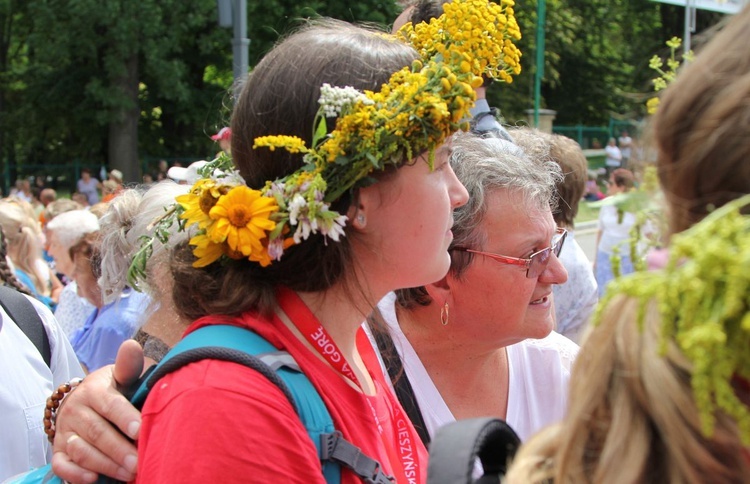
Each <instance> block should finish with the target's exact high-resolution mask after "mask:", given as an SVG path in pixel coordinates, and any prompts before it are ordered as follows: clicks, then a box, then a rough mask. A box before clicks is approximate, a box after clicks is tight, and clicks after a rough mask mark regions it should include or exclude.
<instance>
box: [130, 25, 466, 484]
mask: <svg viewBox="0 0 750 484" xmlns="http://www.w3.org/2000/svg"><path fill="white" fill-rule="evenodd" d="M311 52H312V53H314V55H309V53H311ZM306 54H308V55H306ZM413 59H414V54H413V51H412V50H411V49H409V48H408V47H407V46H406V45H403V44H399V43H395V42H393V41H391V40H389V39H384V38H382V37H380V36H378V35H376V34H374V33H372V32H368V31H366V30H362V29H357V28H354V27H351V26H348V25H345V24H338V23H336V24H334V23H331V24H328V25H320V26H312V27H309V28H307V29H304V30H303V31H301V32H299V33H297V34H294V35H292V36H290V37H289V38H287V39H286V40H285V41H284V42H282V43H281V44H279V45H278V46H277V47H276V48H275V49H274V50H273V51H271V52H270V53H269V54H268V55H267V56H266V57H265V58H264V60H263V61H261V63H260V64H259V65H258V66H257V67H256V69H255V70H254V72H253V74H252V76H251V77H250V79H249V80H248V82H247V84H246V85H245V87H244V89H243V92H242V95H241V96H240V99H239V101H238V103H237V107H236V109H235V111H234V115H233V119H232V132H233V133H235V136H234V140H233V147H232V154H233V157H234V163H235V164H236V166H237V168H238V170H239V173H238V174H239V175H240V176H241V177H242V179H243V180H244V183H242V180H239V179H238V178H237V177H236V174H233V173H232V174H229V177H216V175H215V172H214V178H208V179H204V180H203V184H202V185H198V184H196V186H195V188H194V190H193V192H192V193H191V194H190V195H188V196H186V197H180V199H179V200H180V202H181V204H182V206H183V207H184V208H185V209H186V211H185V212H184V218H185V219H186V220H187V223H188V225H191V224H193V223H195V224H197V225H199V226H201V227H204V230H205V233H201V234H198V235H196V236H195V237H194V238H193V239H192V240H191V244H192V245H193V247H191V246H187V245H186V246H183V247H182V248H180V247H178V248H177V249H176V252H177V255H176V258H175V265H174V267H173V271H174V273H175V289H174V291H175V297H174V299H175V305H176V307H177V310H178V311H179V312H180V313H181V314H183V315H184V316H186V317H188V318H190V319H193V320H195V322H194V323H193V324H192V325H191V326H190V327H189V328H188V330H187V333H190V332H191V331H193V330H196V329H198V328H200V327H202V326H205V325H211V324H219V323H224V324H230V325H236V326H240V327H244V328H248V329H250V330H252V331H254V332H256V333H258V334H259V335H261V336H263V337H264V338H266V339H267V340H268V341H270V342H271V343H272V344H273V345H274V346H276V347H277V348H278V349H280V350H283V351H287V352H289V353H290V354H291V355H292V356H293V357H294V359H295V360H296V361H297V363H298V364H299V366H300V368H301V369H302V371H303V372H304V373H305V374H306V375H307V376H308V378H309V379H310V380H311V381H312V382H313V385H314V386H315V387H316V388H317V390H318V391H319V392H320V394H321V396H322V398H323V401H324V402H325V404H326V406H327V408H328V410H329V412H330V413H331V415H332V417H333V420H334V424H335V427H336V428H337V430H339V431H341V432H342V433H343V435H344V437H345V438H346V439H347V440H349V441H350V442H352V443H353V444H354V445H356V446H358V447H359V448H360V449H361V450H362V451H363V452H364V453H365V454H367V455H368V456H370V457H372V458H374V459H376V460H377V461H378V462H380V464H381V466H382V471H383V472H384V473H386V474H387V475H390V476H393V477H395V478H396V480H397V481H399V482H409V481H413V482H419V481H420V480H423V479H424V477H423V476H424V472H425V468H424V463H425V460H424V457H425V449H424V448H422V447H420V446H419V444H418V442H417V439H416V438H411V439H408V435H412V434H413V433H414V430H413V427H411V425H410V424H409V423H408V419H406V417H405V415H404V414H403V411H402V410H401V409H400V406H399V404H398V402H397V401H396V399H395V398H394V396H393V395H392V394H391V393H390V392H389V391H388V390H387V387H385V386H384V384H383V383H384V380H383V376H382V374H380V375H378V374H377V371H376V369H372V370H373V371H370V370H369V369H368V368H367V366H366V365H365V363H364V361H365V360H367V359H368V358H372V355H368V354H366V353H365V351H367V350H368V349H369V351H370V352H372V351H373V350H372V347H368V345H367V344H365V345H363V346H360V347H358V346H357V338H358V334H359V333H360V332H361V329H360V325H361V322H362V320H363V318H364V316H365V315H366V314H367V313H368V312H369V311H370V308H372V307H373V306H374V305H375V304H376V303H377V301H378V300H379V299H380V298H381V297H382V296H383V295H384V294H386V293H387V292H388V291H390V290H393V289H395V288H398V287H408V286H412V285H417V284H420V283H423V282H426V281H431V280H434V279H436V278H439V277H441V276H442V275H443V274H444V273H445V272H446V271H447V270H448V265H449V263H450V259H449V257H448V253H447V248H448V245H449V243H450V240H451V236H452V235H451V231H450V227H451V224H452V216H451V212H452V210H453V209H454V208H455V207H457V206H459V205H461V204H463V203H464V202H465V201H466V198H467V194H466V191H465V189H464V188H463V186H462V185H461V184H460V183H459V182H458V180H457V179H456V177H455V175H454V174H453V171H452V170H451V167H450V165H449V164H448V163H447V157H446V155H445V153H446V149H445V148H440V149H437V151H436V152H433V153H430V154H427V153H425V154H423V155H422V154H419V153H420V152H421V151H422V149H428V150H430V151H433V150H434V149H435V148H436V146H434V145H433V146H430V145H429V144H424V143H425V141H426V140H419V141H418V143H423V144H422V145H421V146H420V148H422V149H418V150H413V151H412V153H413V156H414V158H413V159H411V160H410V159H409V158H410V157H409V156H407V153H406V151H407V150H402V151H401V152H399V151H394V152H393V155H392V156H393V157H394V158H392V160H395V159H397V157H398V158H400V159H398V160H397V161H395V162H394V161H391V160H382V159H381V160H372V161H370V160H367V161H368V163H370V166H371V167H372V164H376V163H377V164H379V165H380V166H376V168H380V169H378V170H372V169H366V170H363V172H364V173H367V172H370V171H372V172H373V173H372V175H371V176H373V177H375V178H376V179H377V181H376V182H375V183H374V184H372V185H370V186H366V187H364V186H362V187H360V186H359V184H358V182H359V179H361V178H362V176H360V174H359V173H356V172H355V173H353V170H354V169H355V168H356V167H357V165H356V163H357V161H356V156H357V153H353V152H351V151H348V148H349V147H350V145H348V144H346V142H345V141H343V142H341V143H338V144H336V145H333V144H330V148H331V149H332V151H331V153H332V154H333V155H335V157H337V158H339V160H340V159H341V157H345V156H348V157H349V159H348V160H345V161H343V162H341V161H340V162H339V163H341V164H340V165H337V166H334V167H331V168H329V167H328V166H327V165H323V164H321V165H320V166H321V167H322V168H321V169H320V171H318V169H317V168H316V169H313V170H310V171H308V170H305V169H303V170H300V169H299V166H300V161H301V156H300V155H299V151H301V150H305V149H306V148H304V147H303V146H302V144H301V143H300V142H298V141H296V140H291V139H289V138H282V137H276V136H270V137H269V136H268V135H275V134H283V135H284V136H296V137H298V138H299V140H300V141H301V140H306V141H307V142H306V143H305V144H311V145H312V147H315V141H316V140H314V139H313V140H310V133H313V131H314V128H315V127H316V126H315V125H314V124H313V122H314V121H315V120H316V114H315V113H316V112H318V106H317V101H318V97H319V96H320V94H319V91H320V88H319V86H320V85H322V84H323V83H326V82H327V83H331V84H333V85H345V86H350V85H355V86H356V87H358V88H360V89H363V88H364V89H368V88H369V89H377V87H378V86H379V85H380V84H382V83H384V82H387V81H388V77H390V74H391V73H392V72H395V71H398V70H399V69H400V68H401V67H403V66H408V65H409V64H410V63H411V61H412V60H413ZM342 66H347V67H348V69H343V68H342ZM299 72H306V73H307V75H306V76H300V75H299V74H298V73H299ZM404 72H406V71H404ZM352 73H355V75H354V76H352V75H351V74H352ZM405 75H407V76H408V75H410V74H405ZM418 75H421V74H418ZM352 77H353V78H352ZM280 79H286V82H283V83H282V82H280ZM397 86H398V84H393V89H394V90H396V89H398V87H397ZM378 101H379V100H375V101H373V105H375V103H376V102H378ZM362 104H363V105H365V106H367V104H366V103H364V102H363V103H362ZM378 107H379V108H380V109H386V105H383V104H380V105H378ZM355 109H359V108H355ZM362 111H365V112H366V108H364V109H362ZM375 114H377V113H375ZM356 115H359V113H356ZM318 119H322V118H318ZM346 121H351V122H352V129H354V128H359V127H361V126H362V125H361V124H356V123H357V121H358V120H357V119H356V117H351V118H347V117H346V116H342V117H340V118H339V121H338V123H337V131H334V133H333V135H332V137H331V138H329V139H334V140H335V139H336V138H335V136H336V135H337V134H340V135H341V137H342V138H344V137H346V136H348V135H349V134H350V133H348V132H346V131H345V129H342V124H343V123H344V122H346ZM369 126H370V125H368V127H369ZM448 129H450V127H448ZM454 129H455V128H454ZM386 134H387V133H386ZM264 136H266V138H264ZM373 136H374V133H373ZM311 141H312V143H311ZM364 141H366V142H372V140H364ZM286 142H289V143H294V146H293V147H291V146H290V148H289V150H284V149H281V148H282V146H280V145H281V144H285V143H286ZM266 143H267V145H265V144H266ZM418 146H419V145H418ZM271 148H275V149H271ZM328 148H329V146H326V145H325V142H324V148H322V150H326V149H328ZM334 149H335V151H333V150H334ZM410 149H411V147H410ZM322 150H321V151H322ZM364 150H367V148H366V147H365V148H363V151H364ZM379 150H380V148H379V147H378V149H377V150H372V149H370V151H369V152H367V153H369V154H370V155H371V156H372V157H373V158H374V157H376V156H378V155H379V154H380V153H378V151H379ZM307 153H308V154H311V153H312V156H308V157H307V161H308V162H309V163H315V162H319V161H320V160H318V159H316V158H315V156H318V154H317V153H313V152H312V151H308V152H307ZM327 154H328V153H326V152H323V156H325V155H327ZM431 156H434V161H432V162H431V161H430V160H428V158H429V157H431ZM334 160H335V158H334V159H333V160H331V161H334ZM325 161H326V162H327V161H328V160H325ZM334 162H335V161H334ZM338 166H341V167H342V168H341V169H340V170H338V171H337V172H336V175H335V176H334V175H331V174H329V173H327V172H326V169H333V168H338ZM385 168H387V170H384V169H385ZM290 175H291V176H290ZM229 178H231V179H229ZM269 180H270V181H272V182H271V183H267V181H269ZM273 180H276V181H275V182H274V181H273ZM323 182H325V183H323ZM199 183H201V182H199ZM245 184H246V185H245ZM209 185H210V187H209ZM250 187H254V188H256V189H253V188H250ZM264 187H265V188H264ZM258 189H260V190H258ZM350 189H353V191H350ZM213 190H218V191H219V192H220V196H219V197H216V198H215V199H212V198H211V197H214V196H215V195H214V194H213V193H212V191H213ZM335 190H338V191H339V192H340V193H339V195H338V196H336V192H335ZM222 191H225V193H221V192H222ZM264 191H265V193H264ZM207 203H208V204H213V208H211V210H210V211H207V210H206V209H205V208H206V207H205V205H206V204H207ZM328 204H330V208H329V206H328ZM284 205H286V207H285V206H284ZM285 208H286V210H288V212H286V213H284V209H285ZM334 209H335V210H336V213H335V214H334V213H333V210H334ZM280 213H283V214H284V215H282V216H281V217H279V218H274V217H273V214H280ZM287 217H288V218H287ZM285 219H286V220H285ZM284 222H286V224H287V226H288V227H289V231H288V232H286V230H285V229H284V228H281V226H282V225H283V224H284ZM295 222H296V223H295ZM326 224H328V225H326ZM277 226H278V227H279V230H277V231H276V232H274V230H275V229H276V227H277ZM295 226H296V227H295ZM305 239H306V240H305ZM277 244H278V245H277ZM290 244H291V245H290ZM196 257H197V259H196ZM272 257H273V259H272ZM218 258H223V261H221V262H218V261H216V260H217V259H218ZM248 259H249V260H248ZM274 259H276V260H274ZM321 338H324V339H326V340H327V341H330V346H331V348H332V350H331V351H330V352H329V351H323V350H322V349H320V348H321V346H319V341H320V339H321ZM240 416H247V417H248V418H243V419H242V421H238V417H240ZM204 425H206V426H207V427H204ZM402 433H405V434H406V436H407V437H406V442H410V443H408V444H406V445H399V442H400V441H401V440H403V439H404V437H403V435H402ZM260 449H262V450H260ZM138 457H139V465H138V480H141V481H144V482H165V481H167V480H177V481H182V480H192V479H197V480H212V481H220V482H230V481H232V480H238V479H239V480H246V479H247V478H248V477H250V476H251V478H252V479H253V480H257V481H260V482H271V481H284V482H303V481H304V482H316V481H323V475H322V473H321V471H320V461H319V457H318V452H317V450H316V448H315V445H314V444H313V442H312V441H311V440H310V439H309V437H308V435H307V431H306V430H305V428H304V426H303V424H302V422H301V421H300V419H299V417H298V416H297V414H296V412H295V410H294V409H293V407H292V406H291V405H290V404H289V403H288V402H287V401H286V400H285V398H284V397H283V395H282V394H281V392H280V391H279V390H278V389H277V388H276V387H275V385H274V384H272V383H271V382H270V381H268V379H267V378H266V377H264V376H263V375H261V374H260V373H257V372H255V371H253V370H250V369H247V368H244V367H240V366H238V365H236V364H233V363H227V362H219V361H213V360H205V361H201V362H198V363H194V364H191V365H189V366H187V367H184V368H182V369H180V370H178V371H177V372H175V373H173V374H171V375H169V376H167V377H165V378H164V379H163V380H161V382H160V384H159V386H158V387H157V388H155V389H153V390H152V392H151V394H150V395H149V397H148V399H147V401H146V404H145V405H144V408H143V427H142V430H141V435H140V439H139V442H138ZM185 462H191V463H192V465H189V466H186V465H185ZM356 481H358V478H357V476H356V475H355V474H354V473H353V472H351V471H349V470H345V471H343V472H342V482H356Z"/></svg>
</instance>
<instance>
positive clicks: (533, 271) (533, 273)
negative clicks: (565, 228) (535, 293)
mask: <svg viewBox="0 0 750 484" xmlns="http://www.w3.org/2000/svg"><path fill="white" fill-rule="evenodd" d="M566 235H567V234H566V233H565V232H563V233H562V234H557V235H555V237H554V238H553V239H552V245H551V246H550V247H547V248H546V249H544V250H540V251H539V252H537V253H536V254H534V255H532V256H531V263H530V264H529V269H528V270H527V271H526V277H529V278H534V277H537V276H539V274H541V273H542V272H544V269H546V268H547V264H549V258H550V255H551V254H552V251H554V252H555V257H559V256H560V251H561V250H562V246H563V243H564V242H565V236H566Z"/></svg>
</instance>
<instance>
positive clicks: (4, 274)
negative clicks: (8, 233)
mask: <svg viewBox="0 0 750 484" xmlns="http://www.w3.org/2000/svg"><path fill="white" fill-rule="evenodd" d="M0 280H1V281H0V282H2V284H3V285H4V286H8V287H11V288H13V289H15V290H16V291H18V292H22V293H24V294H26V295H29V296H30V295H31V293H30V292H29V290H28V289H27V288H26V287H25V286H24V285H23V284H21V281H19V280H18V278H16V275H15V274H14V273H13V271H12V270H11V268H10V266H9V265H8V246H7V245H6V244H5V232H3V227H2V225H0Z"/></svg>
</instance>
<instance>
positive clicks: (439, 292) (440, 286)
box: [425, 274, 451, 304]
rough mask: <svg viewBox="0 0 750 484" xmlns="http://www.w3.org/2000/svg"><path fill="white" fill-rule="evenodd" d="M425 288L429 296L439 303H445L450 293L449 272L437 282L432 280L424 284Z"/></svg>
mask: <svg viewBox="0 0 750 484" xmlns="http://www.w3.org/2000/svg"><path fill="white" fill-rule="evenodd" d="M425 289H426V290H427V294H429V295H430V298H431V299H432V300H433V301H436V302H437V303H439V304H443V303H445V301H447V300H448V298H449V297H450V294H451V276H450V274H448V275H446V276H445V277H443V278H442V279H440V280H439V281H437V282H433V283H432V284H427V285H426V286H425Z"/></svg>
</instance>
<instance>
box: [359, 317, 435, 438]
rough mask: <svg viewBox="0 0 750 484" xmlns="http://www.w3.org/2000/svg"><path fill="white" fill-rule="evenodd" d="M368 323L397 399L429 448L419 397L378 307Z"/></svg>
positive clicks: (428, 435)
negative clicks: (415, 393)
mask: <svg viewBox="0 0 750 484" xmlns="http://www.w3.org/2000/svg"><path fill="white" fill-rule="evenodd" d="M368 321H369V323H370V327H371V328H372V334H373V336H374V337H375V343H376V344H377V345H378V351H379V352H380V356H381V357H382V358H383V362H384V363H385V367H386V369H387V370H388V376H389V377H390V379H391V383H392V384H393V389H394V390H395V392H396V397H397V398H398V401H399V402H401V406H402V407H404V411H405V412H406V415H407V416H408V417H409V420H411V423H412V424H413V425H414V428H415V429H416V430H417V435H419V438H420V439H421V440H422V443H423V444H424V445H425V447H427V446H429V444H430V434H429V433H428V432H427V425H426V424H425V423H424V418H423V417H422V411H421V410H420V409H419V404H418V403H417V397H416V396H415V395H414V389H413V388H412V386H411V382H410V381H409V378H408V377H407V376H406V372H405V371H404V366H403V364H402V363H401V358H400V357H399V355H398V351H397V350H396V347H395V345H394V344H393V338H391V335H390V333H388V330H387V328H388V327H387V326H386V324H385V322H384V321H383V315H382V314H380V310H379V309H378V308H377V307H376V308H375V309H374V310H373V311H372V314H371V315H370V317H369V318H368Z"/></svg>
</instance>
